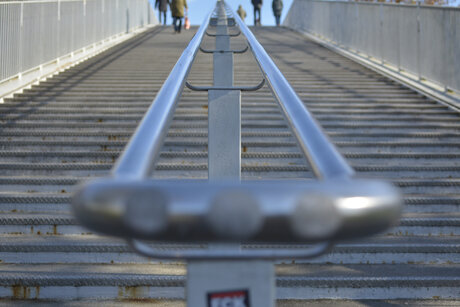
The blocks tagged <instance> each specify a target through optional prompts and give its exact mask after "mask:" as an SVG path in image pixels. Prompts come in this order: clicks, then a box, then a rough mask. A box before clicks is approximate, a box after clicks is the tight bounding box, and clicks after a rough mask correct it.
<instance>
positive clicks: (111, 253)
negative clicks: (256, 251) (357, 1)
mask: <svg viewBox="0 0 460 307" xmlns="http://www.w3.org/2000/svg"><path fill="white" fill-rule="evenodd" d="M194 31H195V30H194V29H192V30H191V31H185V32H183V33H182V34H181V35H174V34H173V33H172V32H173V30H172V28H170V27H166V28H163V27H157V28H154V29H152V30H150V31H148V32H146V33H143V34H141V35H139V36H137V37H135V38H133V39H131V40H130V41H128V42H125V43H123V44H121V45H119V46H116V47H114V48H112V49H110V50H108V51H106V52H104V53H102V54H100V55H98V56H96V57H94V58H91V59H89V60H87V61H85V62H83V63H81V64H79V65H77V66H75V67H73V68H71V69H68V70H66V71H65V72H62V73H60V74H58V75H56V76H54V77H53V78H50V79H48V80H46V81H44V82H41V83H40V84H39V85H35V86H33V87H32V88H31V89H28V90H25V91H24V93H22V94H17V95H15V97H14V98H11V99H7V100H6V101H5V103H4V104H2V105H0V237H1V240H0V260H1V265H0V296H1V297H11V298H16V299H33V298H40V299H50V300H62V299H64V300H68V299H77V298H78V299H101V298H103V299H107V300H120V299H139V298H152V299H158V298H160V299H179V301H177V302H178V303H180V300H181V299H182V298H183V296H184V284H185V266H184V265H183V264H182V263H162V262H158V261H155V260H149V259H146V258H143V257H140V256H138V255H135V254H134V253H132V252H131V251H130V250H129V248H128V247H127V246H126V244H124V243H123V242H121V241H118V240H114V239H110V238H105V237H100V236H98V235H95V234H91V233H88V231H87V230H85V229H83V228H81V227H79V226H78V225H76V223H75V220H74V219H73V217H72V214H71V212H70V205H69V203H70V200H71V195H72V191H73V190H74V187H75V185H76V184H77V183H78V182H80V181H82V180H87V179H91V178H97V177H101V176H104V175H107V174H108V172H109V170H110V169H111V167H112V166H113V163H114V161H115V160H116V159H117V157H118V155H119V153H120V152H121V150H122V149H123V148H124V146H125V144H126V142H127V141H128V140H129V137H130V135H131V134H132V133H133V132H134V129H135V127H136V126H137V125H138V123H139V120H140V119H141V118H142V115H143V114H144V112H145V111H146V109H147V108H148V106H149V105H150V103H151V101H152V100H153V98H154V96H155V93H156V92H157V91H158V90H159V88H160V86H161V84H162V83H163V81H164V79H165V78H166V77H167V76H168V74H169V72H170V70H171V69H172V67H173V65H174V64H175V62H176V60H177V58H178V57H179V56H180V53H181V52H182V50H183V49H184V48H185V46H186V45H187V43H188V41H189V40H190V39H191V37H192V35H193V33H194ZM253 31H254V34H255V35H256V37H257V39H258V40H259V41H260V42H261V44H262V45H263V46H264V48H265V49H266V50H267V52H268V53H269V54H270V55H271V56H272V58H273V59H274V61H275V62H276V64H277V65H278V66H279V68H280V70H281V71H282V72H283V73H284V74H285V76H286V77H287V79H288V80H289V82H290V83H291V84H292V85H293V87H294V88H295V90H296V91H297V93H298V94H299V96H300V97H301V99H302V100H303V101H304V102H305V105H306V106H307V107H308V108H309V110H310V111H311V112H312V113H313V114H314V116H315V118H316V119H317V120H318V121H319V123H320V124H321V125H322V127H323V128H324V129H325V131H326V132H327V134H328V135H329V137H330V138H331V140H332V141H333V142H334V143H335V144H336V146H337V147H338V149H339V150H340V151H341V152H342V153H343V155H344V156H345V157H346V158H347V159H348V160H349V162H350V164H351V165H352V166H353V167H354V169H355V170H356V171H357V173H358V175H359V176H362V177H372V178H383V179H387V180H390V181H392V182H393V183H394V184H395V185H397V186H399V187H400V188H401V191H402V192H403V193H404V199H405V209H404V213H403V218H402V220H401V224H400V225H399V226H397V227H395V228H393V229H391V230H390V231H388V232H387V233H384V234H382V235H380V236H377V237H372V238H368V239H365V240H361V241H357V242H346V243H341V244H338V245H337V246H336V247H335V248H334V250H333V251H332V253H330V254H329V255H326V256H323V257H320V258H317V259H313V260H311V261H308V262H306V261H305V262H300V263H299V262H294V261H292V262H291V261H286V262H280V263H279V264H278V265H277V268H276V270H277V287H278V291H277V297H278V298H279V299H288V298H290V299H300V300H303V299H324V298H350V299H377V300H379V299H382V300H384V299H385V300H392V299H397V298H404V299H442V298H444V299H448V298H459V297H460V293H459V292H458V289H459V288H460V278H459V276H460V265H459V262H460V261H459V260H460V259H459V257H458V253H459V252H460V227H459V226H460V214H459V212H460V211H459V204H460V198H459V197H458V196H459V192H460V180H459V178H460V153H459V152H460V151H459V148H460V122H459V113H458V111H457V110H454V109H452V108H450V107H448V106H446V105H443V104H441V103H439V102H436V101H433V100H431V99H428V98H426V97H424V96H422V95H420V94H418V93H416V92H414V91H412V90H410V89H408V88H406V87H405V86H403V85H401V84H398V83H395V82H393V81H392V80H389V79H387V78H385V77H383V76H381V75H379V74H378V73H376V72H373V71H371V70H369V69H366V68H364V67H363V66H361V65H359V64H357V63H355V62H353V61H351V60H349V59H346V58H344V57H342V56H340V55H337V54H335V53H333V52H331V51H329V50H328V49H325V48H323V47H321V46H319V45H317V44H315V43H313V42H311V41H308V40H307V39H305V38H304V37H302V36H301V35H299V34H297V33H295V32H293V31H290V30H288V29H284V28H270V27H258V28H253ZM232 40H233V43H234V44H233V46H234V48H235V49H238V48H239V47H242V46H244V42H243V41H242V39H241V38H234V39H232ZM203 46H204V47H207V48H208V49H211V47H212V40H211V39H205V41H204V45H203ZM211 74H212V56H211V55H207V54H202V53H201V54H199V55H198V56H197V59H196V62H195V64H194V66H193V68H192V71H191V74H190V77H189V81H190V82H191V83H193V84H194V85H209V84H211V82H212V75H211ZM260 78H261V75H260V72H259V70H258V68H257V65H256V63H255V61H254V59H253V58H252V56H251V55H250V53H246V54H243V55H235V80H236V84H243V85H246V86H248V85H251V84H257V83H258V82H259V80H260ZM206 162H207V94H206V93H203V92H192V91H190V90H188V89H184V91H183V96H182V99H181V101H180V103H179V107H178V109H177V111H176V114H175V117H174V120H173V122H172V126H171V128H170V130H169V133H168V137H167V139H166V142H165V145H164V149H163V151H162V153H161V156H160V159H159V161H158V165H157V168H156V172H155V177H157V178H196V179H205V178H206V176H207V166H206ZM242 177H243V179H259V178H298V179H299V180H311V178H313V174H312V171H311V169H310V167H309V166H308V164H307V162H306V160H305V158H304V157H303V156H302V154H301V152H300V150H299V148H298V147H297V145H296V142H295V139H294V137H293V136H292V134H291V132H290V130H289V128H288V126H287V124H286V122H285V121H284V119H283V116H282V114H281V112H280V110H279V107H278V106H277V104H276V102H275V101H274V99H273V98H272V96H271V93H270V91H269V89H268V88H267V87H266V86H265V87H264V88H263V89H261V90H260V91H258V92H245V93H243V94H242ZM189 247H190V245H189V244H183V245H168V244H166V245H165V248H189ZM256 247H257V246H248V245H246V246H244V248H256ZM109 264H110V265H109ZM284 302H285V303H286V304H287V302H288V301H284ZM280 304H281V303H280ZM283 304H284V303H283Z"/></svg>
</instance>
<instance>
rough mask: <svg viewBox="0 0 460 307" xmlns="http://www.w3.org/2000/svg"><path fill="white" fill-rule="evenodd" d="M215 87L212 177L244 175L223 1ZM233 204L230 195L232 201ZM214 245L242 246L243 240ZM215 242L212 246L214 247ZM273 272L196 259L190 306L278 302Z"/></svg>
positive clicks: (254, 263) (211, 97) (244, 263)
mask: <svg viewBox="0 0 460 307" xmlns="http://www.w3.org/2000/svg"><path fill="white" fill-rule="evenodd" d="M215 35H216V45H215V51H214V53H213V54H214V55H213V57H214V59H213V60H214V63H213V64H214V87H215V88H226V89H210V90H208V104H209V105H208V178H209V180H237V181H239V180H240V176H241V91H240V90H233V89H230V88H232V87H233V52H231V50H230V35H229V32H228V19H227V14H226V12H225V6H224V5H223V3H222V2H219V5H218V20H217V26H216V34H215ZM229 203H230V204H229V205H231V200H230V201H229ZM213 247H214V248H219V249H222V248H228V249H237V250H238V249H239V248H240V245H239V244H236V245H235V244H231V245H221V244H219V245H217V246H213ZM211 248H212V247H211ZM274 296H275V273H274V265H273V263H272V262H270V261H260V260H232V259H228V260H212V261H204V260H194V261H189V262H188V264H187V306H190V307H191V306H207V307H224V306H241V307H249V306H266V307H273V306H274V299H275V298H274Z"/></svg>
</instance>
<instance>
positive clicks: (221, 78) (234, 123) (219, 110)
mask: <svg viewBox="0 0 460 307" xmlns="http://www.w3.org/2000/svg"><path fill="white" fill-rule="evenodd" d="M218 13H219V15H218V21H217V26H216V30H217V31H216V46H215V49H216V50H217V52H214V86H215V87H227V88H230V87H232V86H233V53H232V52H225V51H229V50H230V36H229V35H228V26H227V16H226V13H225V7H224V6H223V5H222V6H220V7H219V12H218ZM219 51H221V52H219ZM208 104H209V105H208V178H209V180H215V179H229V180H240V174H241V114H240V113H241V111H240V109H241V108H240V105H241V92H240V91H239V90H209V91H208Z"/></svg>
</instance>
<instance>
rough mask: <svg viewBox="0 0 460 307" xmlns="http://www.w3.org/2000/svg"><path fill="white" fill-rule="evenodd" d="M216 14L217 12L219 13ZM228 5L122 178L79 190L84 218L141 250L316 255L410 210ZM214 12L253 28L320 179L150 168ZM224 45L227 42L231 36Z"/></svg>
mask: <svg viewBox="0 0 460 307" xmlns="http://www.w3.org/2000/svg"><path fill="white" fill-rule="evenodd" d="M212 14H214V16H215V17H214V18H212V19H211V15H212ZM228 14H229V8H228V7H225V4H224V2H223V1H218V2H217V5H216V8H215V10H214V12H213V13H209V14H208V15H207V17H206V18H205V20H204V22H203V24H202V25H201V26H200V28H199V29H198V32H197V33H196V35H195V37H194V38H193V39H192V41H191V42H190V44H189V45H188V47H187V48H186V49H185V51H184V53H183V54H182V56H181V57H180V58H179V60H178V62H177V64H176V65H175V66H174V68H173V70H172V72H171V74H170V75H169V77H168V79H167V80H166V82H165V83H164V85H163V87H162V88H161V90H160V92H159V93H158V95H157V97H156V98H155V101H154V102H153V104H152V106H151V107H150V109H149V110H148V111H147V113H146V115H145V116H144V118H143V120H142V122H141V124H140V125H139V127H138V129H137V130H136V132H135V134H134V136H133V137H132V139H131V140H130V142H129V144H128V145H127V148H126V149H125V151H124V153H123V154H122V156H121V157H120V158H119V160H118V162H117V164H116V166H115V168H114V171H113V178H108V179H104V180H99V181H95V182H91V183H89V184H87V185H85V186H83V187H81V189H80V190H79V191H78V192H77V193H76V195H75V197H74V209H75V214H76V216H77V218H78V219H79V220H80V221H81V222H82V223H83V224H84V225H85V226H87V227H89V228H91V229H93V230H95V231H98V232H101V233H105V234H109V235H116V236H120V237H124V238H126V239H127V240H128V241H129V242H130V244H131V246H132V247H133V248H134V249H135V250H136V251H138V252H139V253H141V254H144V255H148V256H151V257H156V258H184V259H197V258H199V259H216V258H219V259H222V258H231V259H248V258H259V259H260V258H264V259H274V258H286V257H296V258H307V257H312V256H316V255H318V254H320V253H323V252H325V251H327V249H328V248H329V247H330V245H331V242H334V241H335V240H338V239H343V238H355V237H358V236H363V235H370V234H373V233H376V232H379V231H382V230H384V229H386V228H387V227H389V226H391V225H393V224H394V223H395V222H396V221H397V220H398V218H399V215H400V211H401V198H400V196H399V193H398V191H396V190H395V188H393V187H392V186H391V185H389V184H387V183H384V182H381V181H375V180H364V179H356V178H354V176H353V175H354V172H353V170H352V169H351V167H349V166H348V165H347V163H346V162H345V160H344V159H343V157H342V156H341V155H340V154H339V153H338V151H337V150H336V149H335V148H334V146H333V145H332V144H331V143H330V141H329V140H328V139H327V137H326V136H325V134H324V133H323V132H322V130H321V128H320V126H319V125H318V124H317V123H316V121H315V120H314V119H313V117H312V116H311V114H310V113H309V112H308V110H307V109H306V108H305V106H304V105H303V103H302V101H301V100H300V99H299V97H298V96H297V94H296V93H295V92H294V90H293V89H292V87H291V86H290V85H289V83H288V82H287V80H286V79H285V78H284V77H283V75H282V74H281V72H280V71H279V70H278V68H277V67H276V65H275V64H274V63H273V61H272V60H271V59H270V57H269V56H268V55H267V53H266V52H265V50H264V49H263V47H262V46H261V45H260V44H259V43H258V42H257V40H256V39H255V37H254V36H253V34H252V33H251V31H250V30H249V29H248V28H247V27H246V26H245V25H244V23H243V22H242V21H241V20H240V19H239V18H238V17H237V16H234V17H233V19H232V20H233V21H232V22H229V20H230V18H229V15H228ZM210 20H214V23H216V24H217V25H218V26H217V31H218V32H217V33H216V35H215V36H216V37H217V38H216V41H217V39H218V37H220V38H222V36H227V37H229V36H230V34H228V31H227V29H226V28H227V27H229V26H232V25H233V24H234V23H235V22H236V25H237V26H238V27H239V30H240V31H241V33H243V34H244V35H245V36H246V39H247V42H248V45H249V47H250V49H251V51H252V52H253V54H254V57H255V59H256V61H257V62H258V64H259V67H260V69H261V71H262V73H263V76H264V78H265V81H266V82H267V83H268V85H269V87H270V88H271V90H272V92H273V95H274V96H275V98H276V100H277V101H278V103H279V104H280V106H281V108H282V110H283V112H284V115H285V117H286V118H287V120H288V122H289V124H290V125H291V127H292V130H293V131H294V134H295V136H296V138H297V140H298V142H299V144H300V147H301V148H302V150H303V152H304V153H305V154H306V156H307V157H308V159H309V162H310V163H311V165H312V167H313V169H314V171H315V173H316V175H317V176H318V177H319V178H320V179H321V180H319V181H317V182H311V183H305V182H300V181H258V182H244V181H242V182H241V181H239V180H209V181H199V180H198V181H197V180H188V181H186V180H175V181H165V180H151V179H148V178H147V176H148V175H149V174H150V173H151V171H152V169H153V166H154V164H155V159H156V157H157V156H158V153H159V150H160V148H161V146H162V144H163V140H164V137H165V134H166V132H167V130H168V127H169V124H170V121H171V119H172V116H173V113H174V110H175V107H176V104H177V102H178V100H179V98H180V96H181V92H182V89H183V86H184V84H185V82H186V78H187V75H188V72H189V70H190V67H191V64H192V62H193V60H194V58H195V55H196V53H197V50H198V48H199V46H200V43H201V41H202V39H203V36H204V34H205V33H206V28H207V27H208V24H209V23H210ZM218 27H220V28H218ZM220 41H221V42H222V40H220ZM220 46H221V47H222V46H224V47H225V46H227V47H226V48H228V47H229V44H228V40H227V41H226V43H224V44H220ZM215 52H216V53H222V52H231V51H225V50H216V51H215ZM216 58H221V57H215V61H214V63H216ZM227 60H228V58H227ZM229 63H232V62H231V61H230V62H229ZM215 86H217V87H210V88H209V90H212V91H225V93H226V94H229V93H228V91H232V92H235V91H237V92H238V88H237V87H233V86H230V87H227V86H224V87H221V86H220V85H219V84H217V85H215ZM239 90H241V89H239ZM212 96H213V95H210V96H209V97H212ZM233 96H235V97H236V99H238V97H239V95H233ZM210 99H211V98H210ZM210 101H211V100H210ZM227 102H228V101H227V100H226V101H225V103H227ZM238 123H239V121H238ZM238 131H239V130H238ZM239 146H240V144H239ZM234 152H236V153H239V151H234ZM217 178H219V177H217ZM237 178H239V176H238V177H237ZM273 229H276V232H274V231H273ZM139 239H147V240H156V241H186V242H190V241H201V242H241V241H245V242H248V241H249V242H251V241H257V242H275V241H276V242H287V243H288V242H296V243H299V242H311V243H314V242H324V243H320V244H319V245H315V246H313V247H312V248H307V249H300V250H299V249H297V250H295V251H294V250H273V249H268V250H240V249H231V248H223V249H217V250H216V249H213V250H188V251H170V250H158V249H155V248H154V247H151V246H149V245H146V244H144V243H142V242H140V241H138V240H139Z"/></svg>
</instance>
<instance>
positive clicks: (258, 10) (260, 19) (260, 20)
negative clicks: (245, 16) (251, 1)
mask: <svg viewBox="0 0 460 307" xmlns="http://www.w3.org/2000/svg"><path fill="white" fill-rule="evenodd" d="M257 12H258V15H259V18H258V19H259V26H260V25H261V24H262V16H261V14H260V9H257Z"/></svg>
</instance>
